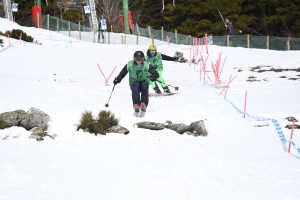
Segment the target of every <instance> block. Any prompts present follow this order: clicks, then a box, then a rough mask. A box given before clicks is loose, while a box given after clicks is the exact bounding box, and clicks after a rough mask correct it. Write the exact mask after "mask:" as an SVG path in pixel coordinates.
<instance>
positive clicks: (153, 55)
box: [146, 44, 178, 94]
mask: <svg viewBox="0 0 300 200" xmlns="http://www.w3.org/2000/svg"><path fill="white" fill-rule="evenodd" d="M162 60H169V61H177V60H178V58H177V57H175V58H173V57H170V56H167V55H164V54H162V53H159V52H157V47H156V45H155V44H151V45H150V46H149V49H148V51H147V56H146V61H147V62H150V63H151V65H152V66H153V67H154V68H155V69H156V71H157V72H158V74H159V78H158V79H157V80H156V81H157V82H159V84H160V85H161V87H162V88H163V89H164V92H165V93H171V91H170V90H169V88H168V85H167V84H166V82H165V80H164V78H163V77H162V71H163V63H162ZM150 84H151V86H152V88H153V90H154V91H155V93H157V94H161V91H160V89H159V87H158V85H157V83H156V82H155V81H151V82H150Z"/></svg>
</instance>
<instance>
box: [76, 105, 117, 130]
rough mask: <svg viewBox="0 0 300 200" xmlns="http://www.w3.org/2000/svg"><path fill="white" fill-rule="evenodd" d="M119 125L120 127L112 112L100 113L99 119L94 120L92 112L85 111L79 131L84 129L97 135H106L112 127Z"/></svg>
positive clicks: (78, 127) (103, 111)
mask: <svg viewBox="0 0 300 200" xmlns="http://www.w3.org/2000/svg"><path fill="white" fill-rule="evenodd" d="M117 125H119V119H116V118H115V115H114V114H113V113H111V112H110V111H105V110H102V111H100V112H99V114H98V116H97V118H94V117H93V115H92V113H91V112H90V111H85V112H83V113H82V116H81V120H80V124H79V125H78V126H77V130H79V129H83V130H84V131H87V132H90V133H94V134H95V135H97V134H99V133H100V134H102V135H105V134H106V131H107V130H108V129H109V128H110V127H112V126H117Z"/></svg>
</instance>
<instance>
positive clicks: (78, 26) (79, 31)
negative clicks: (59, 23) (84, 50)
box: [78, 21, 81, 40]
mask: <svg viewBox="0 0 300 200" xmlns="http://www.w3.org/2000/svg"><path fill="white" fill-rule="evenodd" d="M78 32H79V40H81V32H80V21H78Z"/></svg>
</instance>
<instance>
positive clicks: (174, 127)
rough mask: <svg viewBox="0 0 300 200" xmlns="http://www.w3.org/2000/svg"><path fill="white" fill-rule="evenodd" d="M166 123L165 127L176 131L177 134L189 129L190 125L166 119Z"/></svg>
mask: <svg viewBox="0 0 300 200" xmlns="http://www.w3.org/2000/svg"><path fill="white" fill-rule="evenodd" d="M166 123H167V125H165V128H167V129H171V130H173V131H176V132H177V133H179V134H183V133H184V132H187V131H191V127H189V126H187V125H186V124H183V123H181V124H172V122H171V121H167V122H166Z"/></svg>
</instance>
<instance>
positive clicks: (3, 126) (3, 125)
mask: <svg viewBox="0 0 300 200" xmlns="http://www.w3.org/2000/svg"><path fill="white" fill-rule="evenodd" d="M4 128H5V124H4V120H3V119H2V118H1V117H0V129H4Z"/></svg>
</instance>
